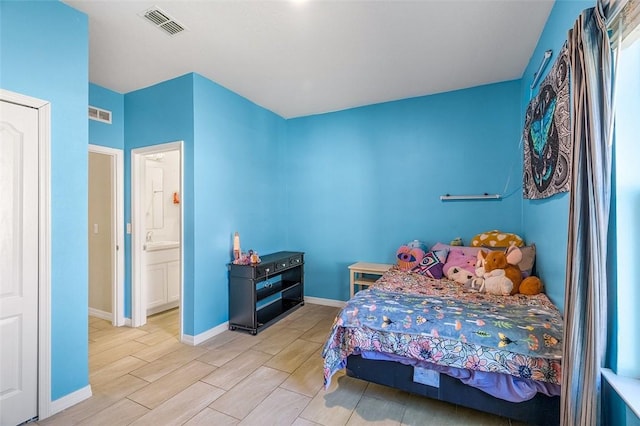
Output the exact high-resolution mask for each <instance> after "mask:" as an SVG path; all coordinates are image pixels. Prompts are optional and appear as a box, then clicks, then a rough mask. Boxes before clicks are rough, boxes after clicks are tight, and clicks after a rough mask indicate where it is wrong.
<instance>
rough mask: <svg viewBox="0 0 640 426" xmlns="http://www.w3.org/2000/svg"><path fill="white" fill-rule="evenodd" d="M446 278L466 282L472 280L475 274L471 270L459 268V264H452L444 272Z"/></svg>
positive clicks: (460, 282) (459, 282) (461, 282)
mask: <svg viewBox="0 0 640 426" xmlns="http://www.w3.org/2000/svg"><path fill="white" fill-rule="evenodd" d="M446 276H447V278H449V279H450V280H452V281H455V282H457V283H458V284H466V283H467V282H469V281H470V280H473V279H474V278H475V277H476V276H475V275H473V274H472V273H471V272H469V271H467V270H466V269H464V268H460V267H459V266H452V267H450V268H449V269H448V270H447V273H446Z"/></svg>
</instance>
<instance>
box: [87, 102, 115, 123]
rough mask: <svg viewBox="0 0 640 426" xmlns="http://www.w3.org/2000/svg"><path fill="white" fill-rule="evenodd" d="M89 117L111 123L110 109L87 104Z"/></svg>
mask: <svg viewBox="0 0 640 426" xmlns="http://www.w3.org/2000/svg"><path fill="white" fill-rule="evenodd" d="M89 119H91V120H96V121H102V122H103V123H108V124H111V111H107V110H106V109H100V108H96V107H93V106H91V105H89Z"/></svg>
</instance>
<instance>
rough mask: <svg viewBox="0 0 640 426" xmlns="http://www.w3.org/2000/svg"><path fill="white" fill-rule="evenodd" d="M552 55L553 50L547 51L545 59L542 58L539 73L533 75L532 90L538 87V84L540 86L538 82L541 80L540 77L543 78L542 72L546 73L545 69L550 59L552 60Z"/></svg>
mask: <svg viewBox="0 0 640 426" xmlns="http://www.w3.org/2000/svg"><path fill="white" fill-rule="evenodd" d="M552 54H553V50H547V51H546V52H544V58H542V62H541V63H540V66H539V67H538V71H536V73H535V74H533V82H532V83H531V88H532V89H533V88H534V87H536V84H538V80H540V77H541V76H542V72H543V71H544V68H545V67H546V66H547V63H548V62H549V59H551V55H552Z"/></svg>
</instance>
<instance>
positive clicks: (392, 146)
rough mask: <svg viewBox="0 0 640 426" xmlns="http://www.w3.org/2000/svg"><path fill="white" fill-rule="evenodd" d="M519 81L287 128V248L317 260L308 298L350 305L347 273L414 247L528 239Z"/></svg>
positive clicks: (310, 271) (311, 267) (308, 278)
mask: <svg viewBox="0 0 640 426" xmlns="http://www.w3.org/2000/svg"><path fill="white" fill-rule="evenodd" d="M519 90H520V82H519V81H512V82H506V83H500V84H493V85H487V86H482V87H476V88H472V89H466V90H460V91H455V92H449V93H444V94H439V95H433V96H426V97H420V98H413V99H407V100H402V101H397V102H389V103H384V104H378V105H372V106H367V107H362V108H355V109H350V110H346V111H340V112H336V113H331V114H323V115H316V116H310V117H304V118H298V119H293V120H289V121H288V122H287V133H288V134H287V139H286V141H287V145H286V151H287V152H288V153H289V154H288V155H287V157H286V158H287V164H286V165H285V170H286V171H287V178H286V180H287V193H288V207H287V215H288V219H287V226H288V229H289V246H290V247H291V248H292V249H296V250H303V251H305V252H307V259H306V269H305V284H306V288H305V293H306V294H307V295H308V296H315V297H320V298H327V299H337V300H346V299H348V296H349V289H348V273H347V266H348V265H349V264H351V263H353V262H356V261H369V262H386V263H393V262H394V260H395V259H394V256H395V252H396V249H397V248H398V246H400V245H401V244H403V243H406V242H407V241H411V240H413V239H419V240H422V241H424V242H426V243H428V244H429V245H432V244H434V243H436V242H438V241H443V242H447V243H448V242H449V241H451V240H452V239H453V238H455V237H457V236H461V237H463V239H464V240H465V241H466V242H469V240H470V239H471V238H472V237H473V236H474V235H475V234H478V233H480V232H484V231H487V230H491V229H501V230H504V231H509V232H515V233H520V232H521V229H520V228H521V227H520V225H521V220H520V205H521V201H520V200H521V196H520V194H519V192H516V193H515V194H514V195H512V196H509V197H506V198H505V199H503V200H501V201H463V202H442V201H440V199H439V197H440V195H443V194H446V193H450V194H477V193H484V192H487V193H502V192H503V191H504V189H505V186H506V185H507V183H508V182H509V181H510V182H511V184H510V185H509V188H508V189H507V193H509V192H511V189H513V187H514V186H515V188H517V187H518V182H519V179H520V172H519V169H520V168H521V166H520V161H521V160H520V150H519V147H518V140H519V134H520V128H519V123H520V114H519V111H520V107H519V106H520V95H519Z"/></svg>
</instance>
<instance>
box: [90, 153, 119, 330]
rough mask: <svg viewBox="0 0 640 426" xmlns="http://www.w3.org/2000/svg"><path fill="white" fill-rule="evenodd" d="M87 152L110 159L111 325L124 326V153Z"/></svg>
mask: <svg viewBox="0 0 640 426" xmlns="http://www.w3.org/2000/svg"><path fill="white" fill-rule="evenodd" d="M89 152H93V153H96V154H104V155H108V156H109V157H111V159H112V161H113V163H112V167H111V171H112V172H113V178H112V181H111V187H112V188H113V193H112V197H113V200H114V203H113V210H112V211H111V218H112V219H113V229H112V230H111V232H112V236H113V237H112V241H111V242H112V243H113V247H115V250H116V251H115V253H114V260H115V261H114V262H113V271H112V273H113V279H114V280H113V283H112V284H111V306H112V309H111V311H112V312H111V323H112V324H113V325H114V326H115V327H121V326H123V325H125V318H124V151H123V150H121V149H116V148H109V147H106V146H101V145H93V144H89Z"/></svg>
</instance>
